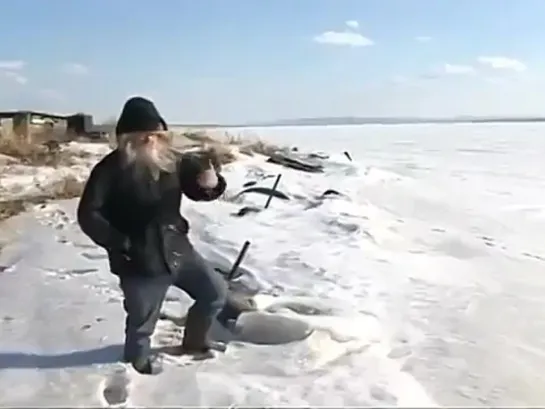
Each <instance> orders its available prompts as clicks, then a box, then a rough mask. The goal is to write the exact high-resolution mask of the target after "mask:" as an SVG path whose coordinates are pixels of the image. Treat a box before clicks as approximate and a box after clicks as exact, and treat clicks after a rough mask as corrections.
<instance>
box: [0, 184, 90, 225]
mask: <svg viewBox="0 0 545 409" xmlns="http://www.w3.org/2000/svg"><path fill="white" fill-rule="evenodd" d="M84 187H85V182H81V181H79V180H77V179H76V178H75V177H74V176H71V175H68V176H66V177H65V178H64V179H61V180H59V181H57V182H55V183H53V184H51V185H49V186H47V189H42V190H43V193H41V194H38V195H29V196H23V197H17V198H16V199H7V200H0V221H2V220H6V219H9V218H10V217H13V216H17V215H18V214H19V213H22V212H24V211H25V210H26V209H27V207H28V206H31V205H36V204H42V203H46V202H48V201H50V200H62V199H72V198H75V197H80V196H81V194H82V193H83V188H84Z"/></svg>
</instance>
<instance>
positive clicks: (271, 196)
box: [265, 173, 282, 209]
mask: <svg viewBox="0 0 545 409" xmlns="http://www.w3.org/2000/svg"><path fill="white" fill-rule="evenodd" d="M281 177H282V174H281V173H279V174H278V176H277V177H276V180H275V181H274V185H273V187H272V191H271V193H270V194H269V197H268V198H267V203H265V209H267V208H268V207H269V205H270V204H271V200H272V198H273V194H274V191H275V190H276V188H277V187H278V184H279V183H280V178H281Z"/></svg>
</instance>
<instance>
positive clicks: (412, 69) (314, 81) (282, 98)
mask: <svg viewBox="0 0 545 409" xmlns="http://www.w3.org/2000/svg"><path fill="white" fill-rule="evenodd" d="M0 38H2V41H1V43H0V90H1V92H0V109H15V108H28V109H38V108H39V109H48V110H54V111H61V112H72V111H76V110H82V111H89V112H91V113H93V114H95V115H96V116H97V117H99V118H105V117H111V116H116V115H117V114H118V113H119V110H120V108H121V105H122V103H123V102H124V100H125V98H126V97H128V96H130V95H135V94H141V95H144V96H149V97H151V98H153V100H154V101H155V102H156V103H157V105H158V107H159V109H160V110H161V111H162V112H163V113H164V115H165V116H166V118H167V119H168V120H169V121H171V122H201V121H205V122H206V121H210V122H239V121H252V120H268V119H272V120H274V119H279V118H293V117H309V116H344V115H360V116H373V115H430V116H452V115H461V114H462V115H463V114H476V115H481V114H484V115H487V114H513V115H521V114H545V80H544V79H542V77H543V78H545V76H544V74H545V71H544V69H545V47H544V46H543V44H545V0H494V1H493V0H155V1H146V2H144V1H139V0H133V1H129V0H109V1H106V0H92V1H91V0H88V1H83V0H80V1H76V0H73V1H69V0H47V1H45V0H27V1H13V2H5V4H3V5H2V24H0Z"/></svg>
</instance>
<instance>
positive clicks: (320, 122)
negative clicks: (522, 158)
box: [173, 117, 545, 128]
mask: <svg viewBox="0 0 545 409" xmlns="http://www.w3.org/2000/svg"><path fill="white" fill-rule="evenodd" d="M509 122H511V123H517V122H518V123H521V122H545V117H543V118H542V117H527V118H482V117H459V118H357V117H342V118H338V117H335V118H302V119H287V120H280V121H273V122H251V123H241V124H176V125H173V126H179V127H187V128H238V127H241V128H242V127H268V126H325V125H409V124H425V123H426V124H456V123H509Z"/></svg>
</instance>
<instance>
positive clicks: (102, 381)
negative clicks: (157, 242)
mask: <svg viewBox="0 0 545 409" xmlns="http://www.w3.org/2000/svg"><path fill="white" fill-rule="evenodd" d="M232 131H234V132H240V133H245V132H251V133H254V134H258V135H260V137H261V138H263V139H265V140H271V141H272V142H276V143H278V144H290V145H297V146H299V148H300V150H305V149H308V150H310V151H318V150H319V151H325V152H327V153H328V154H330V155H331V156H330V159H329V160H328V161H327V165H326V171H325V173H323V174H305V173H301V172H298V171H294V170H289V169H285V168H282V167H279V166H277V165H273V164H269V163H265V162H264V160H263V158H262V157H259V156H256V157H253V158H248V159H247V160H244V161H239V162H237V163H234V164H232V165H228V166H226V167H225V176H226V178H227V180H228V184H229V188H228V192H227V194H226V195H225V196H226V198H225V200H222V201H218V202H213V203H194V202H191V201H190V200H188V199H183V201H182V213H183V214H184V215H185V216H186V217H187V218H188V219H189V220H190V222H191V232H190V236H191V238H192V240H193V241H194V243H195V246H196V247H197V248H198V249H199V250H201V251H202V252H203V254H204V255H205V256H206V257H207V258H209V259H211V260H214V261H215V262H218V263H220V264H221V263H223V264H224V265H226V266H228V264H229V263H230V262H232V261H233V260H234V258H235V257H236V254H237V252H238V251H239V249H240V247H241V246H242V244H243V243H244V241H245V240H250V241H251V247H250V249H249V252H248V256H247V258H246V259H245V261H244V263H243V268H244V272H245V275H244V276H243V277H242V278H241V280H247V281H248V282H251V283H253V285H255V286H256V287H258V288H260V289H261V291H260V293H259V294H257V295H256V297H255V301H256V303H257V306H258V308H259V312H258V313H252V314H253V315H252V314H247V315H245V316H242V317H241V319H240V321H239V326H240V328H241V332H240V334H239V339H238V340H236V341H233V342H231V343H230V344H229V346H228V349H227V352H226V353H225V354H219V355H218V356H217V358H215V359H214V360H208V361H203V362H200V363H192V364H189V365H187V364H185V365H184V364H183V363H182V362H177V361H176V359H174V358H168V357H165V371H164V372H163V373H162V374H160V375H158V376H142V375H138V374H136V373H135V372H134V371H133V370H132V369H130V368H129V367H127V366H125V365H124V364H121V363H119V358H120V355H121V348H122V344H121V343H122V339H123V324H124V316H123V310H122V307H121V296H120V292H119V289H118V287H117V281H116V278H115V277H114V276H113V275H111V274H110V273H109V271H108V265H107V260H106V259H105V257H104V252H103V251H102V250H101V249H98V248H96V247H95V246H94V245H93V244H92V243H91V242H90V241H89V240H88V239H87V238H86V237H85V236H83V234H82V233H81V232H80V231H79V228H78V226H77V224H76V223H75V220H74V219H75V215H74V213H75V207H76V205H77V201H74V200H69V201H61V202H54V203H49V204H47V205H45V206H36V207H35V208H34V209H32V211H30V212H28V213H25V214H22V215H19V216H17V217H15V218H13V219H10V220H9V221H8V222H5V223H4V224H3V226H2V228H3V229H6V231H7V229H9V231H10V232H11V233H10V240H9V242H8V243H7V245H6V246H5V247H4V248H3V249H2V253H1V255H0V266H2V269H1V270H0V271H1V272H0V326H1V327H0V328H1V334H2V335H1V338H0V390H2V393H1V394H0V404H1V405H2V406H11V407H23V406H25V407H29V406H72V407H74V406H78V407H83V406H86V407H91V406H103V407H106V406H123V405H125V406H142V407H143V406H154V407H161V406H205V407H212V406H260V407H265V406H267V407H268V406H273V405H277V406H280V405H283V406H311V405H312V406H330V407H332V406H339V407H340V406H399V407H402V406H404V407H408V406H411V407H427V406H430V407H431V406H450V405H466V406H500V405H501V406H505V405H518V406H528V405H534V406H537V405H542V404H543V394H542V392H541V386H542V384H543V381H544V376H543V375H542V373H543V371H542V368H543V367H544V365H545V341H544V340H543V339H544V338H543V337H542V336H541V333H542V331H541V329H542V327H543V330H544V331H545V308H544V307H545V301H543V300H544V298H543V294H544V292H545V276H544V275H543V273H542V271H543V268H544V265H543V263H544V262H545V251H544V250H543V246H542V241H543V240H542V232H543V230H544V228H545V219H544V216H543V214H544V211H543V209H545V195H543V193H542V192H543V191H544V187H545V186H544V185H545V162H544V161H543V160H542V158H543V157H544V154H545V140H544V139H543V137H542V135H543V133H544V131H545V126H544V125H536V124H517V125H495V124H485V125H473V124H472V125H411V126H375V125H374V126H357V127H356V126H354V127H291V128H289V127H284V128H281V127H279V128H261V129H250V130H247V129H239V130H232ZM81 148H82V147H78V146H71V147H70V149H81ZM89 149H90V150H91V149H95V150H96V152H94V153H95V154H102V153H103V151H101V150H99V148H97V147H96V145H95V146H93V147H92V148H89ZM106 151H107V149H106ZM344 151H348V152H350V154H351V156H352V158H353V159H354V162H349V161H348V159H347V158H346V157H345V156H344V155H343V154H342V152H344ZM90 164H91V163H82V164H81V168H80V169H79V170H70V171H71V172H79V173H77V174H78V175H79V176H80V177H84V176H85V175H86V174H87V173H86V172H88V169H89V166H90ZM12 166H14V165H12ZM61 171H62V170H56V171H55V172H61ZM65 171H67V170H65ZM27 172H29V170H28V169H27ZM36 172H37V173H36V174H34V175H31V176H29V175H26V174H24V172H22V173H23V175H22V176H21V177H32V178H33V179H32V180H35V179H36V177H38V178H41V179H40V180H49V179H51V178H52V177H53V174H46V173H45V172H52V171H51V170H49V171H46V170H37V171H36ZM278 173H282V179H281V182H280V186H279V189H280V190H281V191H282V192H284V193H286V194H287V195H288V196H289V197H290V198H291V200H289V201H282V200H277V199H273V202H272V204H271V207H270V208H269V209H267V210H266V211H262V212H260V213H256V214H250V215H247V216H245V217H242V218H240V217H233V216H232V214H233V213H234V212H236V211H237V210H238V209H239V208H240V207H242V206H248V205H254V206H262V205H263V204H264V202H265V197H264V196H263V195H259V194H248V195H242V196H241V197H239V198H238V199H236V200H233V199H232V198H233V197H235V195H236V194H237V193H238V192H239V191H240V190H242V185H243V183H245V182H247V181H249V180H255V181H258V184H259V185H260V186H272V184H273V183H274V177H275V176H276V175H277V174H278ZM55 174H57V173H55ZM45 175H47V177H46V176H45ZM12 176H13V175H12ZM265 176H269V177H268V178H264V177H265ZM14 177H15V176H14ZM21 180H22V179H21ZM21 180H19V181H17V180H16V179H13V178H11V179H9V178H6V177H3V178H2V179H1V180H0V182H1V186H2V187H3V188H5V189H8V188H9V186H11V187H13V186H15V185H21V184H22V183H23V182H24V183H27V182H28V180H27V179H24V180H23V181H22V182H21ZM29 180H30V179H29ZM327 189H336V190H338V191H339V192H340V193H342V195H341V196H335V197H330V198H327V199H323V200H321V199H318V197H319V196H320V195H321V194H322V193H323V192H324V191H325V190H327ZM8 190H9V189H8ZM13 232H15V233H13ZM189 304H190V300H189V299H188V298H187V296H185V295H184V294H182V293H181V292H180V291H177V290H172V291H170V292H169V297H168V298H167V300H166V301H165V305H164V310H165V311H168V313H169V314H170V315H172V316H174V317H182V316H183V315H184V313H185V311H186V309H187V307H188V306H189ZM265 326H266V327H265ZM271 329H278V330H275V331H271ZM180 337H181V334H180V328H179V327H178V326H177V325H176V323H175V322H173V321H172V320H168V319H166V320H162V321H161V322H160V323H159V325H158V328H157V331H156V334H155V335H154V342H155V343H156V344H157V345H159V344H161V343H165V342H174V341H176V340H179V339H180Z"/></svg>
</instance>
